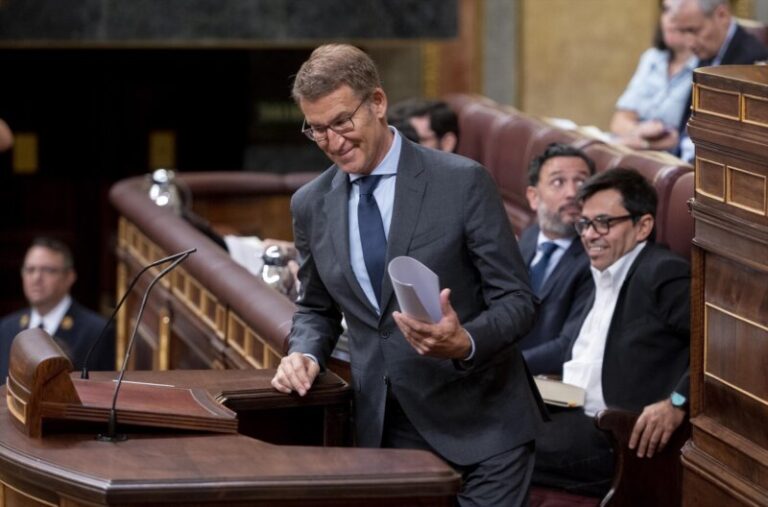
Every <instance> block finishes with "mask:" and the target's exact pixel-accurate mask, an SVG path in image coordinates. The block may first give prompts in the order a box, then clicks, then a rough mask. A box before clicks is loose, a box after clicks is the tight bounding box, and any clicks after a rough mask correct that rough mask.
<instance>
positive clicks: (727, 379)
mask: <svg viewBox="0 0 768 507" xmlns="http://www.w3.org/2000/svg"><path fill="white" fill-rule="evenodd" d="M705 319H706V327H705V337H704V339H705V343H706V345H705V349H704V374H705V375H707V376H710V377H714V378H716V379H717V380H719V381H721V382H723V383H724V384H726V385H728V386H729V387H731V388H732V389H735V390H736V391H738V392H740V393H742V394H744V395H746V396H750V397H751V398H754V399H755V400H757V401H759V402H760V403H763V404H764V405H766V406H767V407H768V376H766V375H760V374H756V373H758V372H761V371H765V367H766V365H765V364H762V363H763V362H764V361H763V358H764V357H768V328H766V327H764V326H761V325H760V324H758V323H756V322H752V321H750V320H748V319H745V318H744V317H740V316H739V315H736V314H733V313H730V312H728V311H725V310H724V309H722V308H718V307H716V306H714V305H711V304H707V305H706V310H705Z"/></svg>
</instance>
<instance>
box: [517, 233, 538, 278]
mask: <svg viewBox="0 0 768 507" xmlns="http://www.w3.org/2000/svg"><path fill="white" fill-rule="evenodd" d="M538 239H539V226H538V225H533V226H531V227H530V228H529V229H526V230H525V232H523V234H522V236H520V242H519V245H520V253H521V254H522V255H523V261H524V262H525V266H526V267H527V268H530V267H531V261H532V260H533V258H534V257H535V256H536V243H537V242H538Z"/></svg>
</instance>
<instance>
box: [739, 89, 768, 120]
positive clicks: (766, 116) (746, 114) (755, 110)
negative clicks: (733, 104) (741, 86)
mask: <svg viewBox="0 0 768 507" xmlns="http://www.w3.org/2000/svg"><path fill="white" fill-rule="evenodd" d="M742 100H743V108H744V110H743V112H742V117H743V118H744V123H750V124H752V125H758V126H761V127H768V100H766V99H764V98H761V97H755V96H752V95H744V96H743V99H742Z"/></svg>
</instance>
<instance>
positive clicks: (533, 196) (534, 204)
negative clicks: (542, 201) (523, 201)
mask: <svg viewBox="0 0 768 507" xmlns="http://www.w3.org/2000/svg"><path fill="white" fill-rule="evenodd" d="M525 197H526V198H527V199H528V206H530V207H531V210H533V211H536V210H538V209H539V191H538V190H537V189H536V187H532V186H530V185H528V186H527V187H526V188H525Z"/></svg>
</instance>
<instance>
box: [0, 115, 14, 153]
mask: <svg viewBox="0 0 768 507" xmlns="http://www.w3.org/2000/svg"><path fill="white" fill-rule="evenodd" d="M12 147H13V132H11V128H10V127H9V126H8V124H7V123H6V122H5V121H4V120H3V119H2V118H0V152H3V151H7V150H10V149H11V148H12Z"/></svg>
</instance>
